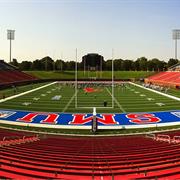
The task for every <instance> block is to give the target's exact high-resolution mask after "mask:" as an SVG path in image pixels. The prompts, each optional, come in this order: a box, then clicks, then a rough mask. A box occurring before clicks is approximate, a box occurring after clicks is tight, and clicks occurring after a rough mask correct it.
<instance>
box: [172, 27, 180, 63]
mask: <svg viewBox="0 0 180 180" xmlns="http://www.w3.org/2000/svg"><path fill="white" fill-rule="evenodd" d="M178 39H180V29H174V30H173V40H175V56H174V57H175V60H176V59H177V40H178Z"/></svg>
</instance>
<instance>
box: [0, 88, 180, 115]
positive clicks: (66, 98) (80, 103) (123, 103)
mask: <svg viewBox="0 0 180 180" xmlns="http://www.w3.org/2000/svg"><path fill="white" fill-rule="evenodd" d="M39 85H40V86H42V84H37V85H35V86H39ZM35 86H34V87H33V88H35ZM24 88H25V89H26V88H27V90H28V89H32V86H27V87H24ZM99 88H100V89H101V90H100V91H97V92H93V93H85V91H84V90H83V88H79V89H78V93H77V108H75V91H74V86H72V85H59V84H54V85H50V86H48V87H45V88H43V89H40V90H37V91H34V92H31V93H29V94H26V95H23V96H20V97H17V98H14V99H11V100H8V101H5V102H2V103H0V108H1V109H16V110H28V111H45V112H70V113H71V112H72V113H74V112H76V113H78V112H84V113H92V108H90V107H98V109H97V113H113V112H115V113H122V112H124V113H126V112H152V111H166V110H178V109H179V108H180V102H179V101H177V100H173V99H170V98H168V97H165V96H162V95H159V94H156V93H154V92H151V91H148V90H145V89H142V88H140V87H136V86H134V85H132V84H127V85H126V86H125V87H121V86H116V87H115V88H114V95H115V99H114V107H113V108H112V96H111V94H112V91H111V87H110V86H105V87H104V86H99ZM20 92H21V91H20ZM174 92H176V91H174V90H172V94H173V95H174V94H175V95H176V93H174ZM55 96H61V98H60V99H59V100H52V98H53V97H55ZM177 96H178V97H179V91H177ZM38 98H39V99H38ZM104 101H107V107H106V108H101V107H103V103H104ZM159 103H160V104H159Z"/></svg>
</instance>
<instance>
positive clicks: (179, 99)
mask: <svg viewBox="0 0 180 180" xmlns="http://www.w3.org/2000/svg"><path fill="white" fill-rule="evenodd" d="M129 83H130V84H132V85H134V86H137V87H140V88H142V89H146V90H148V91H152V92H154V93H157V94H160V95H162V96H166V97H168V98H171V99H174V100H176V101H180V98H178V97H176V96H172V95H169V94H165V93H162V92H159V91H156V90H154V89H150V88H146V87H143V86H141V85H139V84H136V83H133V82H129Z"/></svg>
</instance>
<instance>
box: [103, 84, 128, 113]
mask: <svg viewBox="0 0 180 180" xmlns="http://www.w3.org/2000/svg"><path fill="white" fill-rule="evenodd" d="M106 90H107V92H108V93H109V94H110V95H111V97H112V94H111V92H110V91H109V89H108V88H107V87H106ZM112 98H113V97H112ZM114 101H115V102H116V104H117V105H118V107H119V108H120V109H121V111H122V112H124V113H126V111H125V110H124V108H123V107H122V106H121V105H120V103H119V102H118V101H117V99H116V98H115V97H114Z"/></svg>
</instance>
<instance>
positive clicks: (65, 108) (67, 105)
mask: <svg viewBox="0 0 180 180" xmlns="http://www.w3.org/2000/svg"><path fill="white" fill-rule="evenodd" d="M75 95H76V93H74V95H72V97H71V99H70V100H69V102H68V103H67V104H66V106H65V107H64V109H63V110H62V112H65V111H66V110H67V108H68V107H69V105H70V104H71V102H72V100H73V99H74V97H75Z"/></svg>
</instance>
